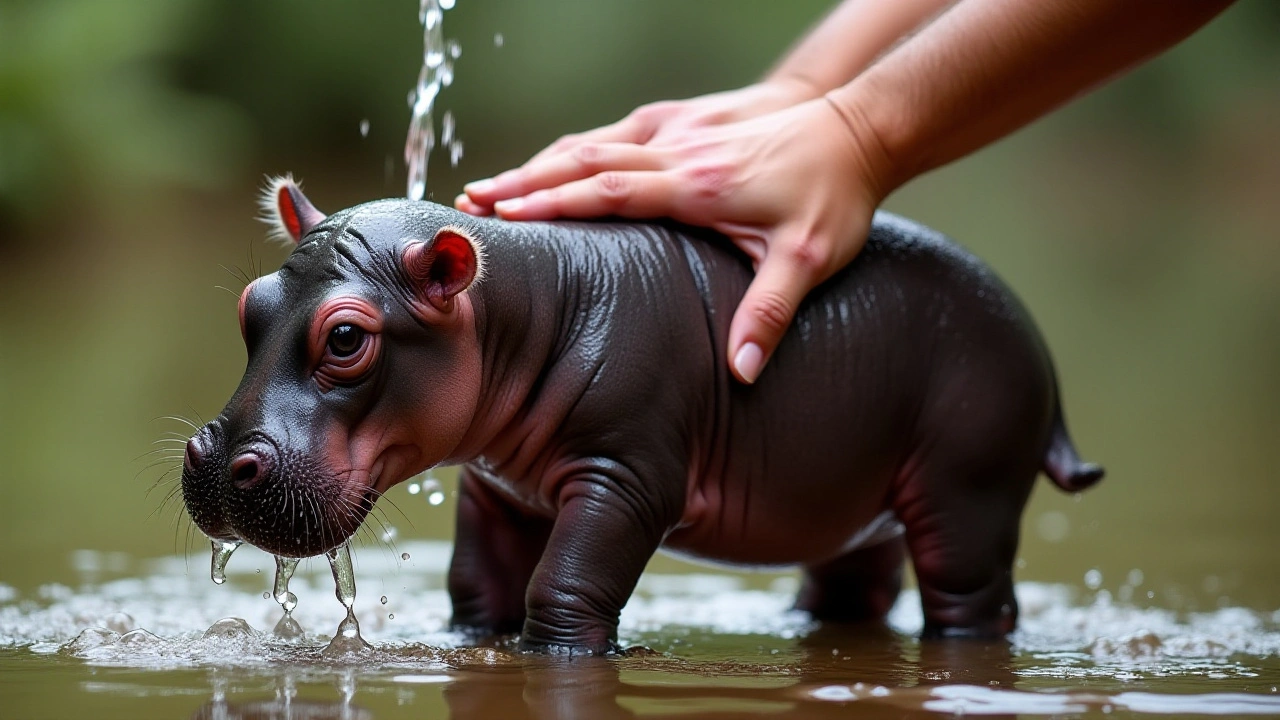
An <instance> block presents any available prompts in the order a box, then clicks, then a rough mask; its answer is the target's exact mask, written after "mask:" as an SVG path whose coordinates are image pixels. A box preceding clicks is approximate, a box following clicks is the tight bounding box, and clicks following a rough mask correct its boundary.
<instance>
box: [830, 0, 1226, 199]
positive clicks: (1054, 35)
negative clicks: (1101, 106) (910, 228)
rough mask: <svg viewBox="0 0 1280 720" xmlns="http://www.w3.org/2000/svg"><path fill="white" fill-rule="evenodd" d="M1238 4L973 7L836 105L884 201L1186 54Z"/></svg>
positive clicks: (1024, 1) (849, 88)
mask: <svg viewBox="0 0 1280 720" xmlns="http://www.w3.org/2000/svg"><path fill="white" fill-rule="evenodd" d="M1230 4H1231V2H1230V0H1165V1H1162V2H1154V1H1138V0H1132V1H1128V0H1126V1H1119V2H1118V1H1117V0H1059V1H1058V2H1041V1H1040V0H963V1H962V2H960V3H958V4H957V5H955V6H954V7H952V8H951V9H950V10H949V11H947V12H946V13H945V14H944V15H943V16H941V17H940V18H938V19H937V20H935V21H934V22H933V23H931V24H930V25H929V26H928V27H927V28H925V29H923V30H922V31H921V32H920V33H919V34H917V35H916V36H915V37H914V38H912V39H911V40H910V41H909V42H907V43H904V44H903V45H901V46H900V47H898V48H897V49H895V50H894V51H893V52H892V53H890V54H889V55H888V56H886V57H885V58H883V59H882V60H881V61H880V62H878V63H876V65H875V66H874V67H872V68H871V69H870V70H868V71H867V72H866V73H864V74H862V75H861V76H859V77H857V78H855V79H854V80H853V81H851V82H850V83H848V84H847V85H845V86H844V87H842V88H839V89H837V90H834V91H832V92H830V93H828V95H827V97H828V98H829V99H830V100H831V101H832V102H833V103H834V104H835V105H836V106H837V108H838V109H840V111H841V113H842V114H843V115H844V116H845V119H846V121H847V122H848V123H849V124H850V127H851V130H852V131H853V134H854V136H855V140H856V141H858V142H859V144H860V145H861V146H862V147H863V148H864V149H865V150H868V151H869V152H870V153H871V154H872V155H873V156H874V157H872V158H871V159H870V160H869V162H870V163H871V164H872V165H873V168H872V174H873V175H874V176H875V177H876V178H877V180H878V181H879V182H880V184H881V187H880V188H878V189H879V190H880V191H881V194H882V195H887V194H888V193H889V192H891V191H892V190H893V189H895V188H896V187H898V186H899V185H901V184H902V183H905V182H906V181H907V180H910V179H911V178H912V177H915V176H916V175H919V174H921V173H923V172H926V171H928V170H931V169H933V168H936V167H938V166H941V165H944V164H946V163H949V162H951V161H953V160H956V159H958V158H961V157H963V156H965V155H967V154H969V153H971V152H973V151H974V150H977V149H979V148H981V147H983V146H985V145H987V144H989V143H991V142H993V141H995V140H997V139H999V138H1001V137H1004V136H1005V135H1007V134H1009V133H1011V132H1013V131H1014V130H1016V129H1018V128H1020V127H1022V126H1023V125H1025V124H1027V123H1029V122H1031V121H1032V120H1035V119H1036V118H1038V117H1040V116H1041V115H1044V114H1045V113H1047V112H1048V111H1050V110H1052V109H1053V108H1055V107H1057V106H1058V105H1061V104H1062V103H1064V102H1066V101H1067V100H1070V99H1071V98H1072V97H1074V96H1076V95H1078V94H1080V93H1081V92H1083V91H1085V90H1087V89H1089V88H1091V87H1092V86H1094V85H1096V84H1098V83H1100V82H1102V81H1104V80H1106V79H1108V78H1110V77H1113V76H1114V75H1116V74H1118V73H1120V72H1122V71H1124V70H1126V69H1128V68H1131V67H1133V66H1134V65H1137V64H1138V63H1140V62H1141V61H1143V60H1145V59H1147V58H1149V57H1151V56H1152V55H1155V54H1157V53H1159V52H1160V51H1162V50H1164V49H1166V48H1168V47H1170V46H1172V45H1174V44H1175V43H1177V42H1178V41H1179V40H1182V39H1183V38H1185V37H1186V36H1188V35H1190V34H1191V33H1192V32H1194V31H1195V30H1196V29H1197V28H1199V27H1200V26H1201V25H1204V24H1205V23H1207V22H1208V21H1209V20H1211V19H1212V18H1213V17H1214V16H1215V15H1217V14H1218V13H1219V12H1221V11H1222V10H1223V9H1225V8H1226V7H1227V6H1228V5H1230Z"/></svg>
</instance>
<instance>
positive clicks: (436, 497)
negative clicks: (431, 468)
mask: <svg viewBox="0 0 1280 720" xmlns="http://www.w3.org/2000/svg"><path fill="white" fill-rule="evenodd" d="M422 492H424V493H426V494H427V502H428V503H430V504H432V505H439V504H440V503H443V502H444V488H442V487H440V481H439V480H436V479H435V478H433V477H430V476H428V477H427V479H426V480H423V481H422Z"/></svg>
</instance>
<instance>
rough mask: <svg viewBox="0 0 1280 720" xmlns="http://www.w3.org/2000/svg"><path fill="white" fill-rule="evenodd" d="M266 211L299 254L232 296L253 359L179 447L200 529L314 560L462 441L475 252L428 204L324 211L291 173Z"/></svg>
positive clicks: (473, 374) (187, 495) (273, 189)
mask: <svg viewBox="0 0 1280 720" xmlns="http://www.w3.org/2000/svg"><path fill="white" fill-rule="evenodd" d="M264 209H265V210H266V211H267V215H268V218H267V219H268V220H269V221H271V222H272V224H273V225H274V226H275V227H276V228H277V233H278V234H279V235H281V236H282V237H283V238H287V239H288V240H290V241H292V242H293V243H294V244H295V248H294V250H293V252H292V253H291V254H290V256H289V258H288V260H286V262H285V263H284V265H283V266H282V267H281V268H280V269H279V270H278V271H276V272H274V273H271V274H270V275H266V276H264V277H261V278H258V279H257V280H255V281H253V282H252V283H251V284H249V286H248V287H246V288H245V289H244V293H243V294H242V295H241V296H240V309H239V312H240V329H241V332H242V334H243V336H244V342H245V346H246V348H247V350H248V355H249V358H248V365H247V367H246V370H245V373H244V378H243V379H242V380H241V381H240V386H239V388H237V390H236V392H235V394H234V395H233V396H232V397H231V400H230V401H229V402H228V403H227V406H226V407H225V408H224V409H223V410H222V412H221V413H219V415H218V416H217V418H215V419H214V420H213V421H212V422H210V423H209V424H207V425H205V426H204V427H202V428H200V429H199V430H198V431H197V432H196V433H195V435H193V436H192V437H191V439H190V441H189V442H188V443H187V447H186V455H185V458H184V462H183V471H182V494H183V499H184V501H185V503H186V506H187V511H188V512H189V513H190V514H191V518H192V520H193V521H194V522H195V524H196V525H197V526H199V528H200V529H201V530H203V531H204V532H205V533H206V534H207V535H209V537H211V538H214V539H217V540H223V541H235V540H239V541H244V542H248V543H251V544H253V545H256V546H258V547H260V548H262V549H264V550H267V551H268V552H272V553H275V554H277V555H285V556H290V557H308V556H311V555H317V554H320V553H323V552H326V551H328V550H330V549H332V548H333V547H336V546H337V545H339V544H341V543H343V542H344V541H346V540H347V539H348V538H349V537H350V536H351V535H352V534H354V533H355V531H356V530H357V529H358V528H359V526H360V523H361V522H362V521H363V520H364V518H365V516H366V515H367V514H368V513H369V511H370V510H371V509H372V507H373V503H374V502H375V501H376V499H377V498H378V497H379V496H380V495H381V494H382V493H383V492H385V491H386V490H387V489H388V488H390V487H391V486H393V485H395V484H396V483H398V482H401V481H403V480H405V479H407V478H409V477H411V476H413V475H414V474H416V473H418V472H421V471H422V470H424V469H426V468H428V467H431V466H433V465H436V464H438V463H440V462H442V461H446V460H449V459H450V458H452V457H453V455H454V453H455V452H456V451H457V450H458V448H459V446H460V444H461V443H462V442H463V439H464V436H466V433H467V430H468V428H469V427H470V424H471V420H472V417H473V415H474V414H475V408H476V404H477V402H478V399H479V394H480V351H479V347H478V341H477V340H476V333H475V320H474V315H473V308H472V305H471V303H470V300H469V298H468V296H467V295H466V293H465V291H466V290H467V288H468V287H470V286H471V285H472V283H473V282H475V280H476V278H477V277H478V276H479V275H480V273H481V270H482V255H481V253H480V247H479V246H478V245H477V244H476V243H475V242H474V241H473V240H472V239H471V237H470V234H469V233H468V232H467V231H466V230H464V229H462V228H460V227H457V226H448V225H444V224H443V223H442V222H440V217H441V216H442V213H443V212H444V209H443V208H439V207H437V206H433V205H430V204H428V203H411V202H409V201H382V202H378V203H370V204H367V205H362V206H359V207H357V208H353V209H350V210H345V211H343V212H340V213H337V214H335V215H333V216H330V217H326V216H325V215H324V214H323V213H321V212H320V211H318V210H316V209H315V207H313V206H312V204H311V203H310V202H309V201H308V200H307V199H306V197H305V196H304V195H303V194H302V192H301V190H300V189H299V188H298V186H297V185H296V184H294V183H293V182H292V180H291V179H288V178H284V179H280V180H277V181H273V182H272V183H271V184H270V185H269V187H268V198H267V202H266V203H264ZM455 461H456V460H455Z"/></svg>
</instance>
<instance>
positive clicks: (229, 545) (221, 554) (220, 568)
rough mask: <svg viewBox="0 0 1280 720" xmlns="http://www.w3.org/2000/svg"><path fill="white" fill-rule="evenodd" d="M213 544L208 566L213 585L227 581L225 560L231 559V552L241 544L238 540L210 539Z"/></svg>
mask: <svg viewBox="0 0 1280 720" xmlns="http://www.w3.org/2000/svg"><path fill="white" fill-rule="evenodd" d="M209 543H210V544H211V545H212V546H213V562H212V564H211V565H210V567H209V579H211V580H213V583H214V584H215V585H221V584H222V583H224V582H226V581H227V561H228V560H230V559H231V553H233V552H235V551H236V548H238V547H240V545H241V544H242V543H241V542H240V541H239V540H234V541H232V542H223V541H222V540H210V541H209Z"/></svg>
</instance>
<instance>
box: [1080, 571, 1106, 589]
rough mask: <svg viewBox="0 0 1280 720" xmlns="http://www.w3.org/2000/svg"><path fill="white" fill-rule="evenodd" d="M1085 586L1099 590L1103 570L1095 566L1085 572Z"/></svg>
mask: <svg viewBox="0 0 1280 720" xmlns="http://www.w3.org/2000/svg"><path fill="white" fill-rule="evenodd" d="M1084 586H1085V587H1087V588H1089V589H1090V590H1097V589H1098V588H1100V587H1102V571H1101V570H1099V569H1097V568H1093V569H1091V570H1089V571H1088V572H1086V573H1085V574H1084Z"/></svg>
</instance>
